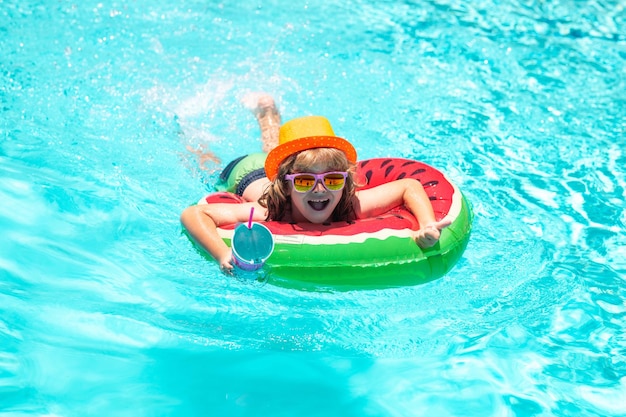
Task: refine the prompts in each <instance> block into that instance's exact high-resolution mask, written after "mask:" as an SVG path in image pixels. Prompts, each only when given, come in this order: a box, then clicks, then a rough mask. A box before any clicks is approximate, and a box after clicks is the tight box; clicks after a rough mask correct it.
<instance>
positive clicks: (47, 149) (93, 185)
mask: <svg viewBox="0 0 626 417" xmlns="http://www.w3.org/2000/svg"><path fill="white" fill-rule="evenodd" d="M155 3H157V4H155ZM317 3H322V4H317ZM624 9H625V3H624V2H623V1H555V2H539V1H532V0H531V1H513V2H499V1H495V0H483V1H481V0H470V1H469V2H461V1H445V0H442V1H426V2H409V1H404V2H401V1H377V2H374V1H365V0H361V1H348V2H345V1H342V2H340V1H336V0H332V1H327V2H309V3H306V2H302V1H298V0H295V1H292V2H287V1H285V2H279V1H277V0H275V1H264V2H254V1H246V0H242V1H237V2H223V3H214V2H208V1H207V2H202V1H176V2H150V1H145V0H138V1H132V2H109V3H104V2H94V1H90V0H87V1H83V2H74V3H72V2H65V1H36V0H26V1H19V2H18V1H15V0H8V1H7V0H3V1H0V33H1V36H0V51H2V52H1V53H0V69H1V71H0V77H1V78H0V104H1V107H0V109H1V112H2V117H0V179H1V180H0V201H1V204H0V227H1V230H2V237H1V238H0V346H1V348H0V415H2V416H22V415H24V416H25V415H29V416H55V417H56V416H86V415H89V416H100V415H101V416H125V415H128V416H325V417H327V416H342V417H347V416H355V417H356V416H359V417H360V416H397V417H406V416H618V415H625V414H626V336H625V334H626V332H625V330H626V301H625V300H626V290H625V288H626V285H625V284H626V282H625V281H626V249H625V248H626V204H625V203H624V201H625V197H626V168H624V167H625V166H626V155H625V149H626V146H625V145H626V140H625V134H624V130H625V126H626V122H625V120H626V117H625V116H626V111H625V108H626V107H625V106H626V103H625V99H624V97H625V96H624V93H623V92H624V91H625V90H626V82H625V80H626V76H625V75H626V70H625V62H626V29H625V26H624V23H625V20H626V19H625V17H626V12H625V10H624ZM257 90H263V91H268V92H270V93H272V94H273V95H274V96H275V97H276V100H277V101H278V103H279V106H280V108H281V110H282V112H283V116H284V118H285V119H290V118H292V117H296V116H301V115H305V114H323V115H325V116H327V117H328V118H330V120H331V121H332V122H333V125H334V128H335V131H336V132H337V133H338V134H340V135H342V136H344V137H347V138H349V139H350V140H351V141H352V142H353V143H354V145H355V146H356V148H357V150H358V152H359V154H360V157H361V158H367V157H375V156H401V157H409V158H416V159H419V160H422V161H424V162H426V163H429V164H431V165H433V166H435V167H437V168H439V169H440V170H442V171H444V172H446V173H447V174H448V176H449V177H450V178H451V179H452V180H453V181H454V182H455V183H457V184H458V185H459V186H460V187H461V189H462V190H463V191H464V192H465V193H466V195H467V197H468V198H469V200H470V201H471V202H472V204H473V208H474V213H475V222H474V230H473V234H472V239H471V240H470V244H469V246H468V249H467V251H466V253H465V256H464V258H463V259H462V260H461V262H460V263H459V264H458V265H457V266H456V268H455V269H453V270H452V271H451V272H450V273H449V274H448V275H447V276H446V277H444V278H442V279H440V280H437V281H434V282H431V283H428V284H425V285H422V286H417V287H410V288H399V289H391V290H379V291H353V292H345V293H332V292H326V293H314V292H301V291H295V290H287V289H281V288H277V287H274V286H272V285H269V284H267V285H250V284H246V283H245V282H240V281H237V280H234V279H231V278H228V277H226V276H224V275H222V274H220V272H219V271H218V268H217V266H216V265H214V264H212V263H209V262H207V261H205V260H204V259H203V258H202V257H200V256H199V255H198V254H197V253H196V252H195V251H194V249H193V247H192V246H191V244H190V243H189V241H188V240H187V238H186V237H185V236H183V235H182V234H181V228H180V224H179V221H178V216H179V214H180V212H181V211H182V210H183V208H184V207H186V206H187V205H188V204H189V203H191V202H194V201H196V200H197V199H198V198H200V197H201V196H202V195H203V194H205V193H206V192H207V190H210V184H211V182H212V181H213V180H214V179H215V175H216V174H215V172H212V171H211V170H212V169H215V168H216V166H211V165H209V166H207V168H208V169H207V170H201V169H199V168H198V161H197V160H196V158H195V156H194V154H192V153H191V152H189V151H188V150H187V147H188V146H189V147H191V148H193V149H200V148H202V147H203V146H204V147H207V146H208V147H210V148H211V149H213V150H215V151H216V152H218V154H219V155H220V156H221V157H222V158H223V164H224V163H225V162H227V161H228V160H229V159H230V158H232V157H235V156H237V155H239V154H240V153H241V152H242V151H245V152H248V151H257V150H258V149H259V144H258V141H257V139H256V138H257V137H258V135H259V132H258V131H257V129H256V125H255V122H254V118H253V117H252V116H251V115H250V113H249V111H248V110H247V109H245V108H244V106H242V104H241V103H240V100H241V99H242V98H243V97H244V96H245V95H246V94H247V93H248V92H250V91H257ZM223 164H222V166H223ZM218 167H219V166H218Z"/></svg>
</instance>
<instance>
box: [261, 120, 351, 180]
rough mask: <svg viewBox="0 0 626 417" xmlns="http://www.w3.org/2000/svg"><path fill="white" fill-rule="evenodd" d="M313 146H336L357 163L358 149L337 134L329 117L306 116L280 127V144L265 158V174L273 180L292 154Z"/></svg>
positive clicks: (349, 159)
mask: <svg viewBox="0 0 626 417" xmlns="http://www.w3.org/2000/svg"><path fill="white" fill-rule="evenodd" d="M313 148H335V149H339V150H340V151H343V153H345V154H346V157H347V158H348V161H350V162H352V163H356V150H355V149H354V146H352V144H350V142H348V141H347V140H345V139H342V138H340V137H337V136H335V132H333V128H332V126H331V125H330V122H329V121H328V119H326V118H325V117H322V116H306V117H299V118H297V119H292V120H290V121H288V122H287V123H285V124H284V125H282V126H281V127H280V133H279V136H278V146H277V147H275V148H274V149H272V150H271V151H270V153H269V154H268V155H267V159H266V160H265V175H266V176H267V177H268V178H269V179H270V180H272V181H274V180H275V179H276V175H278V166H279V165H280V164H281V163H282V162H283V161H284V160H285V158H287V157H288V156H290V155H293V154H294V153H297V152H300V151H304V150H307V149H313Z"/></svg>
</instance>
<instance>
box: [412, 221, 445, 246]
mask: <svg viewBox="0 0 626 417" xmlns="http://www.w3.org/2000/svg"><path fill="white" fill-rule="evenodd" d="M450 224H452V221H451V220H450V219H443V220H440V221H438V222H431V223H428V224H427V225H426V226H424V227H423V228H421V229H420V230H418V231H417V232H415V235H414V237H413V238H414V239H415V243H417V246H419V247H420V248H422V249H424V248H430V247H431V246H433V245H434V244H435V243H437V241H438V240H439V236H441V230H443V229H445V228H446V227H448V226H450Z"/></svg>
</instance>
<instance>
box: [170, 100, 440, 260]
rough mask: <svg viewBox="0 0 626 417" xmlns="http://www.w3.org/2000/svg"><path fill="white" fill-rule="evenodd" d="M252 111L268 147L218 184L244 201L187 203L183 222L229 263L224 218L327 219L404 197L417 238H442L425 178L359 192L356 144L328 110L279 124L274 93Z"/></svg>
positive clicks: (361, 214) (374, 209) (424, 243)
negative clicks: (337, 128) (342, 134)
mask: <svg viewBox="0 0 626 417" xmlns="http://www.w3.org/2000/svg"><path fill="white" fill-rule="evenodd" d="M253 111H254V113H255V115H256V118H257V121H258V122H259V126H260V128H261V139H262V141H263V150H264V151H266V152H269V153H267V154H266V153H257V154H250V155H247V156H244V157H241V158H238V159H236V160H234V161H232V162H231V163H230V164H228V165H227V166H226V168H225V169H224V171H223V172H222V174H221V175H220V182H219V184H217V186H216V188H217V189H218V190H219V191H230V192H234V193H236V194H238V195H240V196H241V197H242V198H243V199H244V200H245V201H246V202H245V203H243V204H219V203H218V204H198V205H196V206H191V207H188V208H187V209H185V210H184V211H183V213H182V215H181V222H182V224H183V225H184V227H185V228H186V229H187V231H188V232H189V234H190V235H191V237H193V239H194V240H195V241H196V242H197V243H198V244H200V245H201V246H202V247H203V248H204V249H205V250H207V251H208V252H209V253H210V254H211V256H213V258H215V259H216V260H217V261H218V262H219V264H220V267H221V268H222V269H224V270H231V269H232V268H233V266H232V252H231V249H230V248H229V247H228V246H227V245H226V244H225V243H224V241H222V239H221V238H220V237H219V235H218V233H217V230H216V229H217V227H219V226H220V225H224V224H233V223H241V222H246V221H248V220H249V217H250V211H251V209H252V208H254V214H253V218H252V219H253V220H254V221H266V220H276V221H284V222H311V223H317V224H322V223H328V222H331V221H351V220H354V219H360V218H367V217H375V216H377V215H380V214H382V213H385V212H387V211H389V210H391V209H392V208H394V207H397V206H399V205H402V204H404V205H405V206H406V207H407V208H408V209H409V210H410V211H411V212H412V213H413V214H414V215H415V217H416V218H417V220H418V221H419V224H420V225H423V226H422V227H421V229H420V230H418V231H417V232H415V235H414V239H415V242H416V244H417V245H419V246H420V247H422V248H427V247H430V246H433V245H434V244H435V243H437V241H438V240H439V236H440V231H441V229H443V228H445V227H447V226H449V225H450V223H449V221H445V220H442V221H439V222H437V221H435V215H434V212H433V208H432V205H431V204H430V200H429V199H428V196H427V195H426V193H425V192H424V189H423V188H422V185H421V184H420V183H419V182H418V181H417V180H414V179H406V178H405V179H400V180H396V181H392V182H389V183H386V184H382V185H379V186H377V187H374V188H371V189H368V190H362V191H356V185H357V184H355V179H354V173H355V164H356V150H355V149H354V147H353V146H352V144H350V142H348V141H347V140H345V139H342V138H339V137H337V136H335V133H334V132H333V129H332V127H331V125H330V122H329V121H328V120H327V119H325V118H324V117H320V116H308V117H301V118H297V119H293V120H290V121H289V122H287V123H285V124H284V125H282V126H280V114H279V113H278V111H277V109H276V106H275V104H274V100H273V99H272V98H271V97H269V96H266V95H263V96H260V97H259V98H258V100H256V105H255V106H253Z"/></svg>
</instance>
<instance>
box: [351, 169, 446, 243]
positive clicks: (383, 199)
mask: <svg viewBox="0 0 626 417" xmlns="http://www.w3.org/2000/svg"><path fill="white" fill-rule="evenodd" d="M356 197H357V204H355V210H356V214H357V217H359V218H365V217H375V216H378V215H380V214H383V213H385V212H387V211H389V210H391V209H392V208H394V207H397V206H399V205H402V204H404V205H405V206H406V207H407V208H408V209H409V210H410V211H411V213H413V215H414V216H415V217H416V218H417V221H418V222H419V224H420V230H418V231H417V232H416V233H415V236H414V238H415V241H416V243H417V244H418V245H419V246H420V247H422V248H428V247H431V246H433V245H434V244H435V243H437V241H438V240H439V236H440V234H441V233H440V231H441V230H442V229H444V228H446V227H448V226H449V225H450V221H449V220H441V221H439V222H437V221H435V213H434V211H433V206H432V204H431V203H430V200H429V199H428V195H426V192H425V191H424V187H422V184H420V183H419V181H417V180H414V179H409V178H404V179H401V180H397V181H392V182H388V183H386V184H382V185H379V186H377V187H374V188H370V189H368V190H363V191H358V192H357V194H356Z"/></svg>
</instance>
